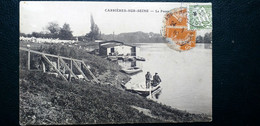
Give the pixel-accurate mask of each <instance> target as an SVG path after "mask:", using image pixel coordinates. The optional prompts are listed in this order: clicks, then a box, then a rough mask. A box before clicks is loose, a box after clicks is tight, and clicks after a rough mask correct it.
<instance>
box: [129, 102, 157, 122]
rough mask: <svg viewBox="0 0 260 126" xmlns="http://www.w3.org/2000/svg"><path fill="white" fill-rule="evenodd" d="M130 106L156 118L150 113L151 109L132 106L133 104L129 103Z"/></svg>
mask: <svg viewBox="0 0 260 126" xmlns="http://www.w3.org/2000/svg"><path fill="white" fill-rule="evenodd" d="M131 107H132V108H134V109H137V110H138V111H139V112H143V114H145V115H146V116H149V117H151V118H155V119H158V118H157V117H156V116H153V115H152V113H151V110H149V109H145V108H141V107H137V106H134V105H131Z"/></svg>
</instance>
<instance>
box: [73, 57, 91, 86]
mask: <svg viewBox="0 0 260 126" xmlns="http://www.w3.org/2000/svg"><path fill="white" fill-rule="evenodd" d="M72 61H73V63H74V65H75V67H76V68H77V70H78V71H79V72H80V73H81V75H82V76H83V77H84V78H85V79H86V80H87V81H89V79H88V78H87V77H86V76H85V74H84V73H83V71H82V70H81V69H80V67H79V66H78V63H77V62H76V61H75V60H72Z"/></svg>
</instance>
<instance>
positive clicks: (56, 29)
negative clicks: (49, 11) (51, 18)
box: [47, 22, 60, 34]
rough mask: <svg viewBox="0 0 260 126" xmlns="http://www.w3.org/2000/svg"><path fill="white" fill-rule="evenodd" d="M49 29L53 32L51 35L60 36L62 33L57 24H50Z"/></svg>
mask: <svg viewBox="0 0 260 126" xmlns="http://www.w3.org/2000/svg"><path fill="white" fill-rule="evenodd" d="M47 29H48V30H49V31H50V32H51V34H58V33H59V31H60V26H59V24H58V23H56V22H49V23H48V25H47Z"/></svg>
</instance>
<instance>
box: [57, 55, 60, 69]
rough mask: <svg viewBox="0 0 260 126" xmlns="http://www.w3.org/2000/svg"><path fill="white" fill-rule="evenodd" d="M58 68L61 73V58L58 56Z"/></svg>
mask: <svg viewBox="0 0 260 126" xmlns="http://www.w3.org/2000/svg"><path fill="white" fill-rule="evenodd" d="M57 68H58V70H59V71H60V56H58V60H57Z"/></svg>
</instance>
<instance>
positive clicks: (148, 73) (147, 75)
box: [145, 71, 152, 88]
mask: <svg viewBox="0 0 260 126" xmlns="http://www.w3.org/2000/svg"><path fill="white" fill-rule="evenodd" d="M151 78H152V75H151V74H150V72H149V71H148V72H147V73H146V75H145V80H146V81H145V84H146V88H149V86H150V84H151Z"/></svg>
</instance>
